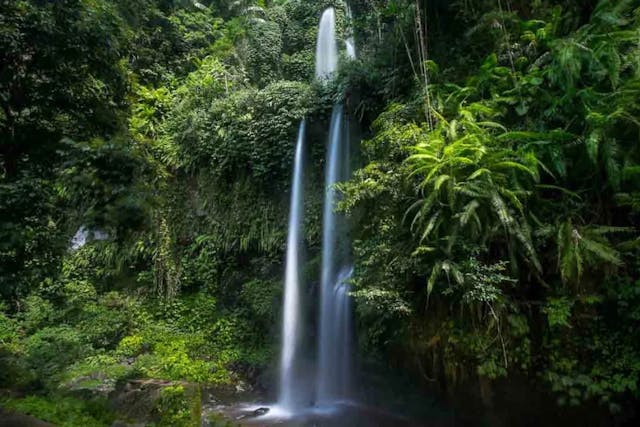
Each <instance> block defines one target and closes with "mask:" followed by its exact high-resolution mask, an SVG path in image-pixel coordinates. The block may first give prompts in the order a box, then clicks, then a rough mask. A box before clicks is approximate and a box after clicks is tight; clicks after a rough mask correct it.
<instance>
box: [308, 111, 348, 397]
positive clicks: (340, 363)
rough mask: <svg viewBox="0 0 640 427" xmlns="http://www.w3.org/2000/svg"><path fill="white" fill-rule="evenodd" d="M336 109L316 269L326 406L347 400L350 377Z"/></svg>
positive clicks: (320, 393) (344, 168) (320, 382)
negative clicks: (337, 209)
mask: <svg viewBox="0 0 640 427" xmlns="http://www.w3.org/2000/svg"><path fill="white" fill-rule="evenodd" d="M344 131H345V129H344V125H343V109H342V106H339V105H338V106H335V107H334V109H333V114H332V118H331V128H330V130H329V147H328V153H327V163H326V169H325V200H324V212H323V225H322V271H321V277H320V286H321V288H320V334H319V342H318V378H317V389H316V399H317V402H318V403H319V404H327V403H331V402H332V401H335V400H339V399H343V398H346V397H347V396H348V385H349V382H350V381H349V377H350V360H351V356H350V354H349V353H350V347H351V330H350V324H351V322H350V316H351V314H350V310H351V302H350V297H349V287H348V284H347V283H346V280H347V279H348V278H349V276H350V274H351V267H350V266H349V264H348V262H347V261H348V252H349V242H348V238H347V236H346V223H345V221H344V218H343V217H342V216H340V215H338V214H336V213H335V211H334V210H335V207H336V202H337V193H336V190H335V188H334V186H335V184H336V183H338V182H339V181H342V180H344V179H346V178H347V176H345V175H346V174H347V173H348V171H349V168H348V164H347V161H348V156H347V153H348V151H349V147H348V140H347V139H346V138H345V132H344Z"/></svg>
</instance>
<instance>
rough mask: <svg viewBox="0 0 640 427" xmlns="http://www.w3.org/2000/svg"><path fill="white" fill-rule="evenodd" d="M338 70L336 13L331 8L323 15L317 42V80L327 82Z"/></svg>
mask: <svg viewBox="0 0 640 427" xmlns="http://www.w3.org/2000/svg"><path fill="white" fill-rule="evenodd" d="M337 69H338V47H337V45H336V13H335V10H334V9H333V8H332V7H330V8H328V9H326V10H325V11H324V12H323V13H322V17H321V18H320V25H319V27H318V40H317V42H316V78H317V79H319V80H326V79H328V78H330V77H331V75H332V74H333V73H335V71H336V70H337Z"/></svg>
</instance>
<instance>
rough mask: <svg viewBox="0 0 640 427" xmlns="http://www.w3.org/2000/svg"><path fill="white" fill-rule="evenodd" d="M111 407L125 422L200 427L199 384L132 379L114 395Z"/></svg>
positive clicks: (200, 404)
mask: <svg viewBox="0 0 640 427" xmlns="http://www.w3.org/2000/svg"><path fill="white" fill-rule="evenodd" d="M111 405H112V408H113V409H114V411H116V412H117V413H118V418H119V419H120V420H122V421H123V422H126V423H134V424H138V423H144V424H151V423H152V424H153V425H157V426H176V427H192V426H193V427H196V426H200V425H201V406H202V403H201V392H200V386H198V385H197V384H192V383H187V382H178V381H164V380H155V379H139V380H130V381H127V382H125V383H123V384H121V385H120V386H119V387H118V388H117V389H116V391H115V392H114V393H113V394H112V397H111Z"/></svg>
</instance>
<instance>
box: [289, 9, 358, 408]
mask: <svg viewBox="0 0 640 427" xmlns="http://www.w3.org/2000/svg"><path fill="white" fill-rule="evenodd" d="M335 26H336V25H335V10H334V9H333V8H329V9H327V10H325V11H324V12H323V14H322V18H321V19H320V26H319V30H318V41H317V47H316V78H317V79H318V80H320V81H325V80H328V79H330V78H331V76H332V75H333V74H334V73H335V72H336V70H337V66H338V48H337V41H336V35H335ZM350 42H351V47H353V39H350ZM347 46H349V45H347ZM349 49H350V48H347V54H348V55H349V57H353V55H355V50H353V49H351V50H349ZM346 128H347V126H346V125H345V115H344V112H343V108H342V106H340V105H336V106H335V107H334V108H333V113H332V117H331V126H330V129H329V144H328V153H327V162H326V170H325V200H324V217H323V232H322V271H321V284H320V285H321V289H320V320H319V329H320V331H319V341H318V370H317V379H316V389H315V394H316V401H317V403H318V404H320V405H326V404H330V403H332V402H335V401H337V400H341V399H344V398H347V397H348V396H349V388H350V378H351V350H352V334H351V329H352V325H351V317H352V313H351V298H350V296H349V285H348V279H349V277H350V276H351V272H352V267H351V265H350V257H349V254H350V242H349V240H348V234H347V225H346V221H345V219H344V218H343V217H342V216H341V215H338V214H336V213H335V212H334V209H335V205H336V201H337V192H336V190H335V188H334V185H335V184H336V183H338V182H340V181H344V180H346V179H348V178H349V175H350V173H351V169H350V162H349V151H350V147H349V140H348V138H347V134H348V133H347V132H346ZM304 137H305V125H304V122H302V123H301V124H300V131H299V133H298V142H297V145H296V157H295V163H294V172H293V185H292V193H291V210H290V214H289V235H288V240H287V255H286V271H285V291H284V316H283V326H282V353H281V361H280V395H279V401H278V406H279V408H280V409H282V410H284V411H285V412H289V413H291V412H296V410H298V409H301V407H302V406H304V405H305V404H306V403H307V402H308V399H309V390H308V389H307V388H306V387H305V386H304V381H303V380H302V379H301V377H302V375H301V367H300V366H299V364H300V362H299V360H300V342H301V330H300V327H301V324H302V320H301V319H302V315H301V301H300V292H301V286H300V281H301V278H300V268H301V263H302V259H301V249H302V248H301V247H302V223H303V221H302V215H303V194H302V193H303V190H302V183H303V179H304V170H303V153H304Z"/></svg>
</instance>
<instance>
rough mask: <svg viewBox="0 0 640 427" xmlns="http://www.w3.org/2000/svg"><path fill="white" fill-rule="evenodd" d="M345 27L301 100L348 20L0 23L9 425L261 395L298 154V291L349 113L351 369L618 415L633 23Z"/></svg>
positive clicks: (0, 377) (456, 14)
mask: <svg viewBox="0 0 640 427" xmlns="http://www.w3.org/2000/svg"><path fill="white" fill-rule="evenodd" d="M349 3H350V6H351V8H352V10H353V32H354V35H355V40H356V45H357V52H358V59H357V60H354V61H349V60H347V59H346V56H345V55H342V58H341V67H340V72H339V73H338V75H337V76H335V78H334V79H333V80H332V81H331V82H330V83H329V84H320V83H318V82H314V81H313V70H314V52H315V39H316V34H317V25H318V19H319V17H320V14H321V12H322V10H323V9H324V8H326V7H327V6H334V7H336V10H337V14H338V30H339V37H340V38H341V40H343V39H344V38H345V37H346V35H347V32H348V31H349V30H348V26H347V25H346V21H347V16H346V6H345V3H344V2H342V1H337V0H336V1H333V0H322V1H312V0H272V1H268V0H263V1H252V0H235V1H233V0H219V1H214V0H210V1H209V0H198V1H195V0H193V1H192V0H137V1H135V2H134V1H129V0H55V1H47V0H0V106H1V107H2V108H1V109H0V391H2V393H1V394H0V407H4V408H8V409H14V410H17V411H20V412H25V413H30V414H33V415H35V416H37V417H40V418H41V419H44V420H47V421H50V422H54V423H58V424H61V425H69V426H90V425H110V423H111V422H113V420H115V419H116V418H120V419H121V418H122V417H123V415H122V414H118V413H117V410H116V411H115V412H114V409H113V406H112V405H111V404H110V403H109V402H108V401H107V396H111V395H112V394H109V393H112V392H113V390H114V389H115V390H118V389H120V388H121V387H122V385H123V384H125V383H127V382H128V381H129V382H130V381H136V380H138V381H141V380H143V379H145V380H147V379H149V380H154V381H160V380H166V381H167V384H170V385H169V386H168V387H165V388H162V389H161V390H160V392H159V395H158V396H157V399H156V401H155V402H154V403H153V404H152V407H151V408H150V410H149V411H150V413H151V414H152V419H151V420H150V421H149V422H150V423H154V425H185V426H187V425H199V422H200V421H199V418H200V414H199V411H200V409H199V402H197V401H198V400H199V399H200V389H199V386H200V385H202V386H205V385H207V386H211V385H215V386H219V387H225V386H230V387H235V386H241V387H245V386H246V387H248V386H247V385H246V384H250V385H251V386H252V387H254V388H257V389H262V390H264V389H267V390H270V389H273V378H274V371H275V369H276V359H277V354H278V348H277V344H278V335H279V326H278V325H279V319H280V311H281V299H282V276H283V271H284V267H283V260H284V252H285V240H286V219H287V213H288V201H289V200H288V193H289V189H290V179H291V169H292V161H293V157H294V156H293V154H294V153H293V152H294V143H295V136H296V130H297V126H298V123H299V122H300V120H301V119H302V118H304V117H306V118H307V123H308V129H309V135H308V139H309V142H308V147H309V149H310V151H309V153H308V155H307V157H308V163H309V169H310V175H309V177H308V179H307V181H308V182H307V184H306V186H307V194H309V196H308V197H307V200H306V205H305V211H306V213H305V219H306V224H305V233H306V234H305V236H306V238H305V244H306V247H307V268H306V276H307V277H306V282H307V283H308V284H309V286H310V289H312V288H313V287H314V286H315V285H314V284H315V283H316V282H317V281H318V276H319V256H320V254H319V245H320V236H319V233H320V231H319V230H320V227H321V220H322V219H321V203H322V197H323V188H322V182H323V181H322V173H323V162H324V160H323V158H324V154H325V153H324V151H325V149H324V144H325V139H326V132H327V124H328V117H329V116H330V109H331V106H332V105H333V104H334V103H337V102H340V103H344V104H345V107H346V110H347V111H348V115H349V117H350V119H351V120H352V121H353V122H355V123H357V125H358V126H359V127H360V129H361V131H362V136H363V140H362V143H361V155H360V158H359V159H357V164H355V165H354V166H355V167H356V171H355V173H354V176H353V179H352V180H350V181H349V182H346V183H341V184H339V187H338V189H339V190H340V191H341V192H342V194H343V198H342V201H341V204H340V206H339V207H338V209H339V210H340V211H341V212H343V213H344V214H345V215H347V216H348V217H349V218H350V220H351V223H352V226H351V228H352V237H353V239H354V260H355V274H354V278H353V295H354V299H355V304H356V318H357V319H356V320H357V334H358V342H359V352H358V354H359V356H358V357H359V359H360V365H361V366H377V367H378V368H379V369H380V368H383V369H387V368H392V369H395V370H398V371H402V372H405V373H408V374H409V375H410V376H411V377H412V378H413V379H414V382H415V385H416V386H417V387H422V388H423V390H424V392H425V393H429V394H430V395H431V394H434V393H435V394H438V395H440V396H443V397H445V398H448V399H449V400H450V401H456V396H459V395H460V393H461V392H463V393H470V392H469V390H477V395H476V394H474V395H473V396H474V398H475V399H476V400H477V401H478V402H481V403H482V404H484V405H485V406H491V405H492V402H494V400H493V397H494V394H495V393H494V390H497V389H498V388H499V387H501V386H502V385H504V384H510V383H516V382H517V383H525V384H527V385H528V386H530V387H531V388H532V389H535V390H538V391H539V392H540V393H542V394H543V395H547V396H551V397H552V399H553V401H554V402H555V404H556V405H557V406H558V408H570V407H576V408H589V411H590V412H589V414H596V415H597V416H598V417H600V419H603V420H608V421H610V422H611V423H614V422H618V423H622V422H624V421H625V420H629V419H632V418H633V417H634V416H637V414H636V411H637V409H636V408H637V407H638V402H639V401H640V388H639V387H640V328H638V326H639V325H640V257H639V255H640V235H639V234H638V229H637V225H638V224H640V4H639V3H638V1H635V0H612V1H606V0H601V1H597V0H576V1H571V0H533V1H523V0H455V1H445V0H431V1H426V0H415V1H409V0H405V1H403V0H354V1H351V2H349ZM341 46H343V45H342V44H341ZM80 235H82V236H80ZM74 236H76V238H75V239H74ZM78 236H80V237H82V239H80V240H86V244H84V245H81V244H78V243H79V240H78ZM72 240H73V241H72ZM310 292H313V291H312V290H311V291H310ZM474 393H475V392H474ZM464 395H465V396H466V394H464ZM506 409H507V410H508V408H506ZM559 410H560V409H559ZM126 417H127V415H125V418H126ZM131 418H135V417H133V416H131Z"/></svg>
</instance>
